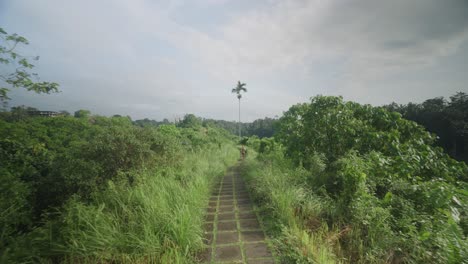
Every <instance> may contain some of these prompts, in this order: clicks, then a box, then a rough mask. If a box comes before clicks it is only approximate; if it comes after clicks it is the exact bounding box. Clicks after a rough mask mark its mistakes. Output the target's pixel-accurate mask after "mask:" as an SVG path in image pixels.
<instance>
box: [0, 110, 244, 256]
mask: <svg viewBox="0 0 468 264" xmlns="http://www.w3.org/2000/svg"><path fill="white" fill-rule="evenodd" d="M77 113H79V114H78V116H77V117H79V118H74V117H64V116H62V117H53V118H47V117H30V116H25V117H24V118H21V119H11V118H9V117H10V115H6V117H8V118H6V119H0V133H1V134H2V135H3V137H2V138H1V139H0V165H1V166H0V168H1V169H0V174H1V178H2V184H1V185H0V191H1V192H0V210H1V211H0V212H1V215H0V216H1V217H0V226H1V227H2V229H1V232H2V233H1V238H2V240H1V241H2V242H1V244H0V260H2V261H1V262H22V261H29V262H37V261H45V262H48V261H64V262H83V261H85V262H86V261H89V262H96V261H97V262H108V261H111V262H112V261H119V262H120V261H121V262H134V261H140V262H145V260H147V259H154V260H155V262H164V260H166V262H174V261H175V260H177V261H179V262H185V263H190V262H192V260H193V256H194V254H195V252H196V251H197V250H198V249H200V247H201V221H202V217H203V214H204V211H203V210H202V209H201V208H203V206H204V205H205V204H207V199H208V197H209V190H210V186H211V184H213V181H214V180H215V178H216V177H217V176H220V175H222V173H223V170H224V169H225V168H226V167H227V166H228V165H230V164H232V163H233V162H235V160H236V158H237V157H238V153H237V151H236V149H235V147H234V146H233V145H232V141H231V140H230V137H227V136H226V133H225V132H223V131H221V130H219V129H216V128H204V127H195V128H178V127H176V126H174V125H162V126H159V127H139V126H136V125H134V124H133V122H132V120H130V119H129V118H127V117H112V118H106V117H100V116H92V115H91V113H89V111H77ZM109 249H112V250H109Z"/></svg>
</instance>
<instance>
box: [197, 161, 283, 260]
mask: <svg viewBox="0 0 468 264" xmlns="http://www.w3.org/2000/svg"><path fill="white" fill-rule="evenodd" d="M204 229H205V244H206V245H207V249H206V250H205V251H204V252H203V254H202V256H201V258H202V263H249V264H250V263H257V264H270V263H275V262H274V260H273V257H272V255H271V252H270V250H269V249H268V247H267V244H266V241H265V235H264V233H263V231H262V229H261V227H260V224H259V222H258V220H257V216H256V214H255V213H254V211H253V208H252V203H251V202H250V198H249V194H248V193H247V189H246V187H245V185H244V182H243V180H242V179H241V177H240V176H239V173H238V167H233V168H231V169H230V170H229V171H228V173H227V174H226V175H225V176H224V178H223V179H222V181H221V183H220V184H218V186H216V188H215V190H214V191H213V193H212V196H211V198H210V202H209V205H208V208H207V215H206V222H205V224H204Z"/></svg>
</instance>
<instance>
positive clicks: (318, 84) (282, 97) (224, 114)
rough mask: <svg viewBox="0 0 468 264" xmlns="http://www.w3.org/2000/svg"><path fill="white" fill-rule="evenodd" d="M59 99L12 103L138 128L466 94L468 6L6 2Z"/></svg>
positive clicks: (454, 1) (448, 0) (267, 0)
mask: <svg viewBox="0 0 468 264" xmlns="http://www.w3.org/2000/svg"><path fill="white" fill-rule="evenodd" d="M0 27H3V28H4V29H5V30H6V31H8V32H10V33H15V32H16V33H19V34H21V35H23V36H25V37H27V38H28V40H29V41H30V45H29V46H27V47H26V48H22V49H21V51H22V52H23V53H24V54H26V55H40V56H41V59H40V60H39V61H38V62H37V63H36V66H37V67H36V72H38V73H39V74H40V76H41V80H44V81H55V82H58V83H60V85H61V93H59V94H55V95H35V94H31V93H27V92H23V91H19V90H18V91H15V92H14V93H12V94H11V97H13V101H12V102H10V105H18V104H26V105H31V106H35V107H38V108H40V109H43V110H62V109H65V110H68V111H70V112H72V111H75V110H77V109H80V108H84V109H89V110H91V111H92V112H94V113H97V114H103V115H112V114H121V115H130V116H132V117H133V118H134V119H138V118H144V117H148V118H153V119H158V120H160V119H162V118H164V117H167V118H170V119H172V118H175V117H179V116H182V115H183V114H185V113H194V114H196V115H199V116H203V117H209V118H216V119H225V120H235V119H236V114H237V99H236V98H235V95H233V94H231V93H230V92H231V89H232V88H233V87H234V86H235V84H236V82H237V80H241V81H242V82H246V83H247V88H248V93H247V94H246V95H245V96H244V97H243V100H242V105H243V116H244V120H246V121H252V120H254V119H256V118H262V117H265V116H270V117H273V116H275V115H281V113H282V112H283V111H285V110H287V109H288V108H289V107H290V106H291V105H292V104H295V103H298V102H304V101H307V100H308V99H309V98H310V97H311V96H314V95H317V94H323V95H342V96H343V97H344V98H345V99H346V100H353V101H358V102H361V103H371V104H374V105H381V104H387V103H390V102H392V101H396V102H399V103H407V102H409V101H413V102H421V101H423V100H425V99H428V98H432V97H436V96H449V95H452V94H454V93H455V92H457V91H464V92H468V1H467V0H444V1H440V0H392V1H375V0H369V1H348V0H336V1H335V0H311V1H302V0H297V1H295V0H282V1H275V0H255V1H252V0H174V1H170V0H166V1H156V0H132V1H128V0H80V1H64V0H42V1H34V0H0Z"/></svg>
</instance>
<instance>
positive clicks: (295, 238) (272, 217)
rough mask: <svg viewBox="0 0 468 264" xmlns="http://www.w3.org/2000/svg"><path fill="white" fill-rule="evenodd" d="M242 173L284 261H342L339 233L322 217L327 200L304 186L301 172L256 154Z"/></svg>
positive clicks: (284, 162)
mask: <svg viewBox="0 0 468 264" xmlns="http://www.w3.org/2000/svg"><path fill="white" fill-rule="evenodd" d="M242 175H243V177H244V178H245V179H246V182H247V185H248V188H249V189H250V190H251V194H252V197H253V199H254V200H255V201H256V203H257V205H259V207H260V212H261V213H260V216H261V217H262V222H263V225H264V226H265V227H266V229H267V232H268V233H269V235H270V236H271V237H273V238H274V245H275V248H276V250H277V253H278V254H277V255H278V256H279V258H280V260H281V263H340V260H339V259H338V258H337V257H336V256H335V255H334V253H333V248H334V247H336V245H335V243H334V242H335V240H334V239H333V237H334V236H336V235H337V234H338V232H337V231H329V230H328V228H327V225H326V224H324V225H322V223H321V222H320V219H319V217H320V215H321V214H322V213H323V211H324V210H325V209H324V207H326V206H327V202H326V201H324V200H323V199H320V198H318V197H316V196H314V195H313V194H312V193H311V192H308V191H307V189H306V188H304V187H303V186H301V184H300V183H299V181H298V180H297V179H298V178H300V176H301V171H298V170H295V169H293V168H292V166H291V165H288V164H287V162H286V161H285V160H284V159H281V158H278V157H275V156H273V155H270V156H263V157H261V159H255V158H253V155H252V156H251V157H250V158H249V159H248V160H247V161H246V162H245V163H244V164H243V166H242Z"/></svg>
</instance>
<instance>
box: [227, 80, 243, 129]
mask: <svg viewBox="0 0 468 264" xmlns="http://www.w3.org/2000/svg"><path fill="white" fill-rule="evenodd" d="M246 85H247V84H245V83H241V82H240V81H237V86H236V88H233V89H232V91H231V92H232V93H236V94H237V99H239V137H242V131H241V118H240V99H241V98H242V94H241V92H245V93H246V92H247V89H246V88H245V86H246Z"/></svg>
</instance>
